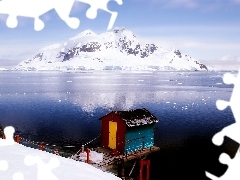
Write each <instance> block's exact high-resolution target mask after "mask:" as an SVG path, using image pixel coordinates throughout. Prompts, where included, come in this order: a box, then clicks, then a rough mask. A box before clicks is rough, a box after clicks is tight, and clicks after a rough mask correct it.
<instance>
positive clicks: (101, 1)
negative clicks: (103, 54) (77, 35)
mask: <svg viewBox="0 0 240 180" xmlns="http://www.w3.org/2000/svg"><path fill="white" fill-rule="evenodd" d="M77 1H79V2H82V3H86V4H89V5H90V8H89V9H88V10H87V12H86V16H87V18H89V19H95V18H96V17H97V11H98V10H103V11H105V12H108V13H110V14H111V17H110V20H109V23H108V27H107V30H110V29H112V28H113V25H114V23H115V21H116V19H117V15H118V13H117V12H115V11H110V10H109V9H108V3H109V1H110V0H77ZM115 1H116V2H117V3H118V4H119V5H122V4H123V2H122V0H115Z"/></svg>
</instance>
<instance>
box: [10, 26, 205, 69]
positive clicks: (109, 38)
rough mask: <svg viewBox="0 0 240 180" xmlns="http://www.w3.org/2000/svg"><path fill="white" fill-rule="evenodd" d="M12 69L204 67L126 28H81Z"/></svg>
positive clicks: (194, 60)
mask: <svg viewBox="0 0 240 180" xmlns="http://www.w3.org/2000/svg"><path fill="white" fill-rule="evenodd" d="M13 70H25V71H36V70H61V71H65V70H67V71H68V70H73V71H76V70H190V71H196V70H205V71H206V70H208V68H207V67H206V66H205V65H204V64H202V63H200V62H199V61H197V60H196V59H194V58H192V57H190V56H189V55H184V54H182V53H181V52H180V51H179V50H177V49H172V50H165V49H163V48H162V47H158V46H157V45H155V44H152V43H151V42H149V44H145V43H142V42H140V40H139V39H138V38H137V37H136V36H135V35H134V34H133V33H132V32H131V31H129V30H127V29H124V28H115V29H114V30H113V31H111V32H105V33H102V34H99V35H97V34H95V33H94V32H93V31H91V30H85V31H83V32H81V33H79V34H78V35H76V36H75V37H72V38H70V39H69V40H68V41H66V42H65V43H60V44H53V45H50V46H47V47H44V48H42V49H41V50H39V52H37V53H36V54H35V55H34V56H33V57H30V58H28V59H27V60H24V61H22V62H21V63H19V64H18V65H17V66H16V67H14V68H13Z"/></svg>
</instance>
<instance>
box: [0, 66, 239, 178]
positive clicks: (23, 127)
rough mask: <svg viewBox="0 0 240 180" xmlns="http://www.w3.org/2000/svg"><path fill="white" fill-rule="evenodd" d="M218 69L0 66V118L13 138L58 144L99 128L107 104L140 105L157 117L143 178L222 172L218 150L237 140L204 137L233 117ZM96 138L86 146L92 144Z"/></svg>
mask: <svg viewBox="0 0 240 180" xmlns="http://www.w3.org/2000/svg"><path fill="white" fill-rule="evenodd" d="M223 74H224V73H223V72H141V73H139V72H123V71H119V72H112V71H107V72H89V73H60V72H51V73H49V72H0V124H2V125H3V126H4V127H5V126H7V125H12V126H14V127H15V129H16V133H17V134H20V135H21V137H24V138H27V139H30V140H32V141H44V142H47V143H49V144H61V145H62V146H68V145H74V146H75V149H72V150H73V152H74V151H76V150H78V149H79V148H80V147H81V145H82V144H83V143H86V142H88V141H89V140H91V139H93V138H95V137H97V136H98V135H99V134H100V121H99V118H100V117H102V116H103V115H105V114H107V113H109V112H110V111H112V110H128V109H135V108H147V109H148V110H149V111H150V112H151V113H152V114H154V115H155V116H156V117H157V118H159V119H160V122H159V123H157V124H156V130H155V145H157V146H159V147H161V151H159V152H157V153H154V154H152V155H150V156H149V158H150V159H151V179H161V180H172V179H173V180H175V179H186V180H187V179H191V180H193V179H208V178H207V177H206V176H205V171H209V172H210V173H212V174H215V175H216V176H220V175H222V174H223V173H224V172H225V170H226V168H227V166H225V165H222V164H220V163H219V161H218V158H219V155H220V154H221V153H222V152H227V153H228V154H229V155H231V156H232V157H233V156H234V154H235V153H236V150H237V148H238V144H236V143H235V142H234V141H232V140H231V139H228V138H226V139H225V143H224V144H223V145H222V146H220V147H218V146H215V145H214V144H212V141H211V139H212V136H213V135H214V134H215V133H217V132H219V131H220V130H221V129H222V128H224V127H226V126H228V125H230V124H232V123H234V122H235V121H234V118H233V115H232V112H231V109H230V108H229V107H228V108H227V109H225V110H223V111H220V110H218V109H217V108H216V100H218V99H222V100H227V101H228V100H229V99H230V96H231V93H232V89H233V86H231V85H225V84H224V83H223V81H222V77H223ZM98 143H99V141H96V142H95V143H93V144H92V145H93V146H94V145H98Z"/></svg>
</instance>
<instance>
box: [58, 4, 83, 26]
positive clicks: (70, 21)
mask: <svg viewBox="0 0 240 180" xmlns="http://www.w3.org/2000/svg"><path fill="white" fill-rule="evenodd" d="M74 2H75V0H62V1H59V2H58V3H56V4H55V11H56V12H57V13H58V15H59V17H60V18H61V19H62V20H63V21H65V23H66V24H67V25H68V26H69V27H70V28H72V29H77V28H78V27H79V25H80V20H79V19H78V18H76V17H69V15H70V12H71V10H72V8H73V5H74Z"/></svg>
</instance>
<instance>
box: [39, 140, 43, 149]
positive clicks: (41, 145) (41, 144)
mask: <svg viewBox="0 0 240 180" xmlns="http://www.w3.org/2000/svg"><path fill="white" fill-rule="evenodd" d="M39 150H42V151H43V150H44V142H41V143H40V145H39Z"/></svg>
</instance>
